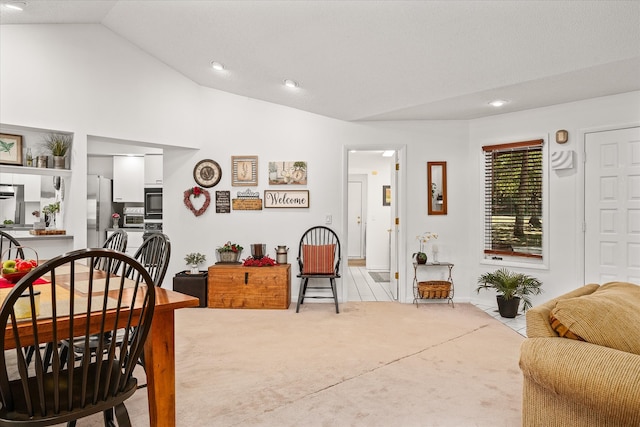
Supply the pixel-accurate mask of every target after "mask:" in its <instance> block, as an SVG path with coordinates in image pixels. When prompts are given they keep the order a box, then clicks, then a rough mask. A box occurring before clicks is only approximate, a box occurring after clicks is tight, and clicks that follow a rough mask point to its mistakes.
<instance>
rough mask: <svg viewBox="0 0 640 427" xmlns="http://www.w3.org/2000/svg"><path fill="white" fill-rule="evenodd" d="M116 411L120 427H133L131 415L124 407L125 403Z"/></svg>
mask: <svg viewBox="0 0 640 427" xmlns="http://www.w3.org/2000/svg"><path fill="white" fill-rule="evenodd" d="M114 410H115V413H116V420H118V427H131V420H130V419H129V413H128V412H127V408H126V407H125V406H124V403H121V404H119V405H117V406H116V407H115V408H114ZM114 427H115V426H114Z"/></svg>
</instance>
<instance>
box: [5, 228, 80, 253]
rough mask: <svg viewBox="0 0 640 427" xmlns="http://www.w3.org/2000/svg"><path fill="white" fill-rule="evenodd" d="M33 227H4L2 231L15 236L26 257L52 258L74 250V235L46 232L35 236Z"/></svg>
mask: <svg viewBox="0 0 640 427" xmlns="http://www.w3.org/2000/svg"><path fill="white" fill-rule="evenodd" d="M29 230H31V228H26V227H24V228H22V227H21V228H9V227H6V228H3V229H2V231H4V232H5V233H7V234H9V235H11V236H13V237H15V239H16V240H17V241H18V242H20V244H21V245H22V246H24V247H25V249H24V257H25V258H36V257H37V258H38V259H51V258H53V257H56V256H58V255H60V254H63V253H66V252H69V251H72V250H73V235H70V234H45V235H41V236H34V235H32V234H30V233H29Z"/></svg>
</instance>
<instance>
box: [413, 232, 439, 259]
mask: <svg viewBox="0 0 640 427" xmlns="http://www.w3.org/2000/svg"><path fill="white" fill-rule="evenodd" d="M437 238H438V235H437V234H436V233H432V232H430V231H427V232H425V233H422V234H420V235H419V236H416V240H417V241H419V242H420V251H418V252H416V253H414V254H413V255H412V257H413V258H414V259H415V260H416V262H417V263H418V264H426V263H427V254H426V253H425V252H424V245H426V244H427V242H428V241H429V240H430V239H437Z"/></svg>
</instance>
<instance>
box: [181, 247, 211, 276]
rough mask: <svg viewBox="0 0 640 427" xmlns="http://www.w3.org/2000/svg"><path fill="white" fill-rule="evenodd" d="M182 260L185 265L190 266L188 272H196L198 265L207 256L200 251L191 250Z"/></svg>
mask: <svg viewBox="0 0 640 427" xmlns="http://www.w3.org/2000/svg"><path fill="white" fill-rule="evenodd" d="M184 260H185V261H186V263H187V265H189V266H191V271H190V273H191V274H198V273H200V271H199V270H198V265H200V264H202V263H203V262H205V261H206V260H207V257H206V256H205V255H203V254H201V253H200V252H192V253H190V254H187V255H186V256H185V257H184Z"/></svg>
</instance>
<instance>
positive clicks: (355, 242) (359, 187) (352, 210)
mask: <svg viewBox="0 0 640 427" xmlns="http://www.w3.org/2000/svg"><path fill="white" fill-rule="evenodd" d="M348 192H349V196H348V199H349V201H348V205H347V216H348V219H347V226H348V229H347V232H348V242H349V245H348V246H349V253H348V258H359V259H362V258H364V248H365V247H364V226H363V221H364V218H363V209H362V205H363V203H362V199H363V192H364V182H363V181H361V180H359V179H357V178H351V177H349V187H348Z"/></svg>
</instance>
